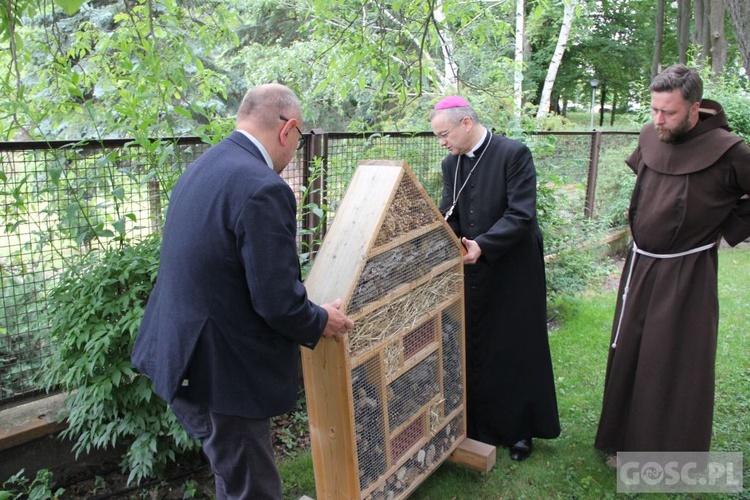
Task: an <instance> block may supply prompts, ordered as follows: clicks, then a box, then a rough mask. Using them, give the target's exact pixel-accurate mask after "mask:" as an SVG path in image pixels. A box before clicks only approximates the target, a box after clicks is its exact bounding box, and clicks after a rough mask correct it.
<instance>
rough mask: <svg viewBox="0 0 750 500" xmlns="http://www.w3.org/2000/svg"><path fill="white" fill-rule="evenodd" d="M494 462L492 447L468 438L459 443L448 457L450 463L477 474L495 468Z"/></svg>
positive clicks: (494, 455)
mask: <svg viewBox="0 0 750 500" xmlns="http://www.w3.org/2000/svg"><path fill="white" fill-rule="evenodd" d="M496 460H497V453H496V449H495V447H494V446H492V445H490V444H486V443H482V442H480V441H475V440H474V439H469V438H466V439H464V440H463V441H461V444H459V445H458V448H456V449H455V450H454V451H453V453H451V454H450V456H449V457H448V461H450V462H453V463H456V464H460V465H464V466H466V467H468V468H470V469H473V470H476V471H479V472H489V471H490V470H491V469H492V468H493V467H494V466H495V461H496Z"/></svg>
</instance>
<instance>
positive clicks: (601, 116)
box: [599, 83, 607, 128]
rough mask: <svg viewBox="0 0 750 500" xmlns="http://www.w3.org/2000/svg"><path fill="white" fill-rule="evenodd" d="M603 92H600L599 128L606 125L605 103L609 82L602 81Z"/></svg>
mask: <svg viewBox="0 0 750 500" xmlns="http://www.w3.org/2000/svg"><path fill="white" fill-rule="evenodd" d="M600 85H601V92H600V93H599V128H602V127H603V126H604V105H605V104H606V103H607V84H606V83H601V84H600Z"/></svg>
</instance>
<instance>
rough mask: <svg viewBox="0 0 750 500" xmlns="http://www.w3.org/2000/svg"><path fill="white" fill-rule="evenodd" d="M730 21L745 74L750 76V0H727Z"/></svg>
mask: <svg viewBox="0 0 750 500" xmlns="http://www.w3.org/2000/svg"><path fill="white" fill-rule="evenodd" d="M727 10H728V11H729V22H730V23H731V24H732V30H733V31H734V38H735V40H737V45H738V46H739V48H740V53H741V54H742V61H743V63H744V66H745V76H746V77H747V78H750V2H748V1H747V0H727Z"/></svg>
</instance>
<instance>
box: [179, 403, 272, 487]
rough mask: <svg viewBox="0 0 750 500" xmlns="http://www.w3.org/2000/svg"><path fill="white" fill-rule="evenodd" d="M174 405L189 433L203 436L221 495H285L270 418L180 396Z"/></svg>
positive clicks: (200, 437) (203, 442) (194, 435)
mask: <svg viewBox="0 0 750 500" xmlns="http://www.w3.org/2000/svg"><path fill="white" fill-rule="evenodd" d="M170 408H171V409H172V411H173V412H174V414H175V416H176V417H177V420H179V421H180V423H181V424H182V426H183V427H184V428H185V431H186V432H187V433H188V435H190V437H193V438H195V439H200V440H201V443H202V446H203V453H205V454H206V456H207V457H208V461H209V462H210V463H211V470H212V471H213V473H214V478H215V481H216V498H217V499H227V500H229V499H238V500H240V499H253V500H255V499H258V500H260V499H272V500H280V499H281V477H280V476H279V472H278V470H277V469H276V463H275V462H274V454H273V444H272V442H271V421H270V419H261V420H256V419H252V418H245V417H237V416H233V415H222V414H220V413H213V412H211V411H209V410H208V408H206V407H204V406H201V405H197V404H194V403H191V402H189V401H187V400H186V399H184V398H182V397H180V396H177V397H176V398H175V399H174V401H172V403H171V404H170Z"/></svg>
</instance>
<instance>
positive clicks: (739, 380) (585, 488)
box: [280, 246, 750, 500]
mask: <svg viewBox="0 0 750 500" xmlns="http://www.w3.org/2000/svg"><path fill="white" fill-rule="evenodd" d="M719 272H720V276H719V286H720V291H719V293H720V301H721V319H720V330H719V345H718V355H717V369H716V373H717V380H716V383H717V387H716V409H715V413H714V436H713V446H712V449H713V450H714V451H733V452H737V451H742V452H743V456H744V459H745V460H744V462H745V463H744V487H745V490H744V493H743V494H742V495H741V497H742V498H750V463H748V462H750V334H748V331H747V327H748V325H750V291H748V283H750V279H748V278H749V277H750V247H748V246H745V247H744V248H742V249H722V250H721V251H720V271H719ZM614 303H615V291H613V290H602V289H601V286H600V285H598V284H597V285H595V286H592V288H591V290H589V291H588V292H586V293H584V294H582V295H581V296H578V297H575V298H571V299H568V300H566V301H565V302H564V303H563V304H562V307H561V309H560V310H561V318H560V319H561V320H562V321H561V322H560V323H559V325H558V326H557V327H556V328H554V329H553V330H552V331H551V332H550V344H551V349H552V355H553V361H554V366H555V376H556V381H557V393H558V404H559V409H560V419H561V423H562V434H561V435H560V437H559V438H558V439H555V440H552V441H544V440H535V450H534V453H533V454H532V455H531V457H530V458H529V459H527V460H526V461H524V462H521V463H516V462H513V461H511V460H510V458H509V457H508V453H507V450H505V449H502V448H498V450H497V464H496V465H495V467H494V468H493V470H492V471H490V472H489V473H487V474H481V473H477V472H474V471H470V470H468V469H466V468H464V467H461V466H458V465H454V464H451V463H444V464H443V465H441V466H440V467H439V468H438V469H437V470H436V471H435V472H434V473H433V474H432V475H431V476H430V477H429V478H428V479H427V480H426V481H425V482H424V483H423V484H422V485H420V487H419V488H418V489H417V491H416V492H415V493H414V494H413V495H412V497H411V498H414V499H421V500H427V499H431V500H443V499H454V498H456V499H462V498H466V499H501V498H513V499H519V498H530V499H537V498H571V499H573V498H614V497H615V496H616V477H615V470H613V469H610V468H607V467H606V466H605V465H604V463H603V458H602V456H601V454H600V453H599V452H597V451H596V450H595V449H594V448H593V441H594V435H595V433H596V426H597V421H598V417H599V408H600V404H601V395H602V384H603V379H604V368H605V363H606V357H607V345H608V342H609V335H610V328H611V324H612V315H613V310H614ZM280 465H281V467H280V468H281V470H282V476H283V478H284V486H285V497H286V498H290V499H292V498H293V499H297V498H299V497H300V496H301V495H303V494H306V495H309V496H310V497H313V498H314V497H315V487H314V480H313V475H312V460H311V458H310V454H309V453H303V454H301V455H300V456H299V457H298V458H296V459H295V460H288V461H285V462H284V463H282V464H280ZM630 497H631V498H638V496H635V495H630ZM643 497H644V498H645V497H646V496H645V495H644V496H643ZM648 497H649V498H653V497H654V495H649V496H648ZM704 497H707V495H702V496H701V498H704ZM714 497H715V498H720V496H718V495H714ZM656 498H667V497H666V496H663V495H661V496H660V495H657V496H656ZM669 498H679V497H676V496H670V497H669ZM682 498H697V496H689V495H684V496H682ZM727 498H729V497H728V496H727ZM731 498H737V496H733V497H731Z"/></svg>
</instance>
